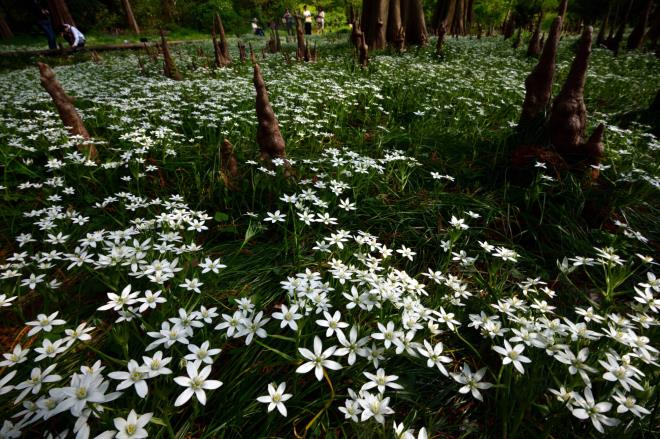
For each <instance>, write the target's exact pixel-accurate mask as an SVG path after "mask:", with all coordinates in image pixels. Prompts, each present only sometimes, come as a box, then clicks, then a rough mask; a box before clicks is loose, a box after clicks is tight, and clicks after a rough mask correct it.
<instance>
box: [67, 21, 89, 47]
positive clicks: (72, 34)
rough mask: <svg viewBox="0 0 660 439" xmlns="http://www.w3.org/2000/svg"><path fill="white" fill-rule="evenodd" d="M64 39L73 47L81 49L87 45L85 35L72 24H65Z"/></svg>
mask: <svg viewBox="0 0 660 439" xmlns="http://www.w3.org/2000/svg"><path fill="white" fill-rule="evenodd" d="M64 39H65V40H67V41H68V42H69V44H70V45H71V47H72V48H74V49H79V48H82V47H85V36H84V35H83V34H82V32H80V31H79V30H78V28H76V27H75V26H71V25H70V24H64Z"/></svg>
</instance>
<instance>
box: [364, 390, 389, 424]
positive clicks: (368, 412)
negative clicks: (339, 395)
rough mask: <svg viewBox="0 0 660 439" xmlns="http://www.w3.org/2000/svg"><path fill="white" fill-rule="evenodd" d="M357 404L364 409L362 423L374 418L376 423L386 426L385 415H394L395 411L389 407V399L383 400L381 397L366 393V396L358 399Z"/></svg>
mask: <svg viewBox="0 0 660 439" xmlns="http://www.w3.org/2000/svg"><path fill="white" fill-rule="evenodd" d="M357 402H358V404H360V406H361V407H362V416H361V417H360V420H361V421H362V422H364V421H366V420H367V419H369V418H371V417H373V418H374V419H375V420H376V422H380V423H381V424H384V423H385V415H391V414H392V413H394V410H392V409H391V408H390V407H389V404H390V398H389V397H388V398H382V399H381V396H380V395H372V394H371V393H369V392H365V393H364V396H363V397H362V398H360V399H358V400H357Z"/></svg>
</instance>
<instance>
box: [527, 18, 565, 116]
mask: <svg viewBox="0 0 660 439" xmlns="http://www.w3.org/2000/svg"><path fill="white" fill-rule="evenodd" d="M560 36H561V18H560V17H557V18H555V21H554V22H553V23H552V28H551V30H550V34H549V35H548V40H547V42H546V43H545V45H544V47H543V52H542V53H541V58H540V59H539V62H538V63H537V64H536V67H534V70H532V72H531V73H530V74H529V76H527V78H526V79H525V90H526V91H525V102H524V103H523V108H522V114H521V115H520V122H519V126H521V127H523V128H526V127H527V126H529V125H531V124H533V123H534V122H535V121H539V120H540V119H542V117H543V116H544V112H545V109H546V107H547V106H548V103H549V102H550V97H551V96H552V82H553V80H554V76H555V64H556V62H557V47H558V46H559V37H560Z"/></svg>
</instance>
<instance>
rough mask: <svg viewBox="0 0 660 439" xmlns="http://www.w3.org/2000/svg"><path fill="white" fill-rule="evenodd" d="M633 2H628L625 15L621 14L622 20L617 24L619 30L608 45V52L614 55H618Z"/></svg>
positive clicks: (631, 0)
mask: <svg viewBox="0 0 660 439" xmlns="http://www.w3.org/2000/svg"><path fill="white" fill-rule="evenodd" d="M632 5H633V0H630V1H629V2H628V7H627V8H626V12H625V14H623V20H621V23H620V24H619V28H618V29H617V31H616V35H615V36H614V39H613V40H612V42H611V44H610V47H609V48H610V50H612V51H613V52H614V55H615V56H616V55H618V54H619V49H620V48H621V41H622V40H623V34H624V32H625V31H626V24H628V17H630V9H631V8H632Z"/></svg>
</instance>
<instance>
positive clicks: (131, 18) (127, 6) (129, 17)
mask: <svg viewBox="0 0 660 439" xmlns="http://www.w3.org/2000/svg"><path fill="white" fill-rule="evenodd" d="M121 4H122V6H123V7H124V12H126V21H128V26H129V27H130V28H131V30H132V31H133V32H134V33H135V34H137V35H140V27H139V26H138V24H137V21H136V20H135V15H133V8H131V1H130V0H121Z"/></svg>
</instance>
